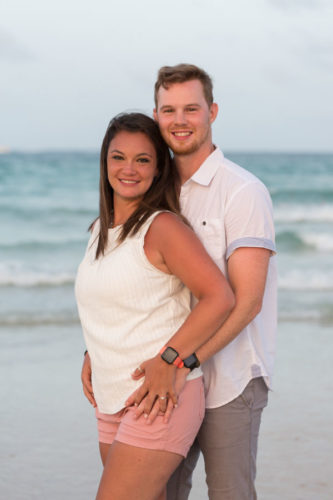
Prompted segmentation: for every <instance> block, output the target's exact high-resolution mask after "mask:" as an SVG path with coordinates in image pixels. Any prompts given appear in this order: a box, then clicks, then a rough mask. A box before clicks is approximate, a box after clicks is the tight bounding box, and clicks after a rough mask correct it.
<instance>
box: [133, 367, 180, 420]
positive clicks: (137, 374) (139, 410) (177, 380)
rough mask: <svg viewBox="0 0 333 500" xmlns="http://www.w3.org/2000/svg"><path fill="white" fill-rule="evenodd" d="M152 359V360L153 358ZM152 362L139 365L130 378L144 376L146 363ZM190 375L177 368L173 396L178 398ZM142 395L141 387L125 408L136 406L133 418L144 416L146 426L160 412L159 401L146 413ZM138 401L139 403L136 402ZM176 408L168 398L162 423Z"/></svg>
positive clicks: (144, 398) (144, 400) (144, 397)
mask: <svg viewBox="0 0 333 500" xmlns="http://www.w3.org/2000/svg"><path fill="white" fill-rule="evenodd" d="M153 359H154V358H153ZM150 361H152V360H148V361H145V362H144V363H141V365H140V367H139V368H137V369H136V370H135V372H134V373H133V374H132V377H133V378H135V379H140V378H142V377H143V376H144V375H145V368H146V365H147V363H149V362H150ZM189 373H190V370H189V369H188V368H185V367H184V368H180V369H179V368H177V369H176V373H175V382H174V390H175V394H176V396H177V398H178V396H179V394H180V393H181V392H182V390H183V388H184V385H185V383H186V377H187V375H188V374H189ZM143 393H144V389H143V385H142V386H141V387H139V389H137V390H136V391H135V392H134V393H133V394H132V395H131V396H130V397H129V399H128V400H127V401H126V406H131V405H133V404H135V405H136V406H137V409H136V411H135V416H136V418H139V417H140V416H141V415H142V414H144V415H145V416H146V419H147V424H151V423H153V422H154V420H155V418H156V417H157V415H158V414H159V413H160V412H161V407H160V399H156V400H155V402H154V404H153V406H152V407H151V410H150V412H149V413H146V397H147V396H143V397H142V394H143ZM138 401H139V402H138ZM175 407H177V404H174V402H173V400H172V399H171V398H168V400H167V404H166V409H165V412H164V418H163V421H164V423H168V421H169V419H170V417H171V414H172V411H173V409H174V408H175Z"/></svg>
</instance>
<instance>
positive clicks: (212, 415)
mask: <svg viewBox="0 0 333 500" xmlns="http://www.w3.org/2000/svg"><path fill="white" fill-rule="evenodd" d="M267 397H268V389H267V386H266V384H265V382H264V380H263V378H262V377H259V378H254V379H252V380H251V381H250V382H249V384H248V385H247V386H246V388H245V389H244V391H243V393H242V394H241V395H240V396H238V397H237V398H236V399H234V400H233V401H231V402H230V403H228V404H226V405H224V406H220V407H219V408H213V409H207V410H206V414H205V418H204V421H203V423H202V426H201V428H200V430H199V433H198V436H197V438H196V440H195V442H194V443H193V445H192V448H191V449H190V451H189V453H188V456H187V458H186V459H184V460H183V462H182V463H181V464H180V466H179V467H178V468H177V469H176V471H175V472H174V474H173V475H172V476H171V478H170V480H169V482H168V496H167V498H168V500H187V499H188V497H189V494H190V490H191V484H192V482H191V478H192V472H193V470H194V467H195V465H196V463H197V460H198V458H199V454H200V450H201V451H202V453H203V456H204V460H205V470H206V481H207V485H208V496H209V499H210V500H255V499H256V498H257V495H256V491H255V487H254V481H255V476H256V456H257V445H258V434H259V427H260V419H261V413H262V410H263V408H264V407H265V406H266V405H267Z"/></svg>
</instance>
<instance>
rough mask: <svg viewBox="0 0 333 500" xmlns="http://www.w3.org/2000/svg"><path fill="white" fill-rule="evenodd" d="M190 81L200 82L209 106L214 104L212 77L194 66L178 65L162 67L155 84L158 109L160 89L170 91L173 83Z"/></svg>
mask: <svg viewBox="0 0 333 500" xmlns="http://www.w3.org/2000/svg"><path fill="white" fill-rule="evenodd" d="M190 80H199V81H200V82H201V83H202V86H203V92H204V96H205V99H206V101H207V104H208V106H211V105H212V103H213V100H214V99H213V83H212V79H211V77H210V76H209V75H208V74H207V73H206V72H205V71H204V70H203V69H201V68H198V66H194V64H177V65H176V66H162V68H160V70H159V72H158V74H157V80H156V83H155V92H154V99H155V106H156V108H157V93H158V91H159V89H160V87H163V88H165V89H168V88H169V86H170V85H172V84H173V83H184V82H188V81H190Z"/></svg>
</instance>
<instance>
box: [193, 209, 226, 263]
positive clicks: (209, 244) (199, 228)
mask: <svg viewBox="0 0 333 500" xmlns="http://www.w3.org/2000/svg"><path fill="white" fill-rule="evenodd" d="M192 226H193V229H194V231H195V233H196V234H197V236H198V237H199V239H200V240H201V242H202V243H203V245H204V247H205V248H206V250H207V252H208V253H209V255H210V256H211V257H212V259H214V260H218V261H221V260H222V259H223V256H224V253H225V234H224V228H223V223H222V221H221V219H212V218H205V217H202V218H200V219H197V220H195V221H192Z"/></svg>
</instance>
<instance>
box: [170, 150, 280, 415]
mask: <svg viewBox="0 0 333 500" xmlns="http://www.w3.org/2000/svg"><path fill="white" fill-rule="evenodd" d="M180 200H181V207H182V213H183V214H184V215H185V217H187V219H188V220H189V222H190V223H191V224H192V227H193V229H194V230H195V232H196V234H197V235H198V236H199V238H200V239H201V241H202V243H203V244H204V245H205V247H206V249H207V251H208V253H209V254H210V256H211V257H212V258H213V259H214V261H215V262H216V264H217V265H218V266H219V268H220V269H221V270H222V272H223V273H224V274H225V276H227V260H228V258H229V257H230V255H231V254H232V253H233V252H234V251H235V250H236V249H237V248H240V247H261V248H267V249H269V250H271V252H272V256H271V258H270V262H269V269H268V275H267V281H266V288H265V294H264V299H263V305H262V309H261V311H260V313H259V314H258V315H257V316H256V318H255V319H254V320H253V321H252V322H251V323H250V324H249V325H248V326H247V327H246V328H244V330H243V331H242V332H241V333H240V334H239V335H238V336H237V337H236V338H235V339H234V340H233V341H232V342H231V343H230V344H228V345H227V346H226V347H225V348H224V349H222V350H221V351H219V352H218V353H216V354H215V355H214V356H213V357H212V358H211V359H209V360H208V361H207V362H206V363H204V364H203V366H202V368H203V372H204V379H205V387H206V407H207V408H216V407H218V406H222V405H224V404H226V403H228V402H229V401H232V400H233V399H234V398H236V397H237V396H239V395H240V394H241V393H242V392H243V390H244V389H245V387H246V385H247V384H248V382H249V381H250V380H251V379H252V378H255V377H259V376H263V377H264V379H265V381H266V384H267V385H268V387H270V386H271V376H272V370H273V362H274V354H275V337H276V318H277V297H276V294H277V291H276V290H277V271H276V262H275V259H276V258H275V233H274V224H273V211H272V202H271V198H270V196H269V193H268V191H267V189H266V187H265V186H264V184H263V183H262V182H261V181H260V180H259V179H257V178H256V177H255V176H254V175H253V174H251V173H250V172H248V171H247V170H245V169H243V168H242V167H240V166H239V165H236V164H235V163H233V162H231V161H229V160H227V159H226V158H224V156H223V153H222V151H221V150H220V149H219V148H216V149H215V150H214V152H213V153H212V154H211V155H210V156H209V157H208V158H207V159H206V160H205V162H204V163H203V164H202V165H201V167H200V168H199V169H198V170H197V171H196V172H195V174H194V175H193V176H192V177H191V178H190V179H189V180H188V181H186V182H185V184H184V185H183V186H182V189H181V195H180Z"/></svg>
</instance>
